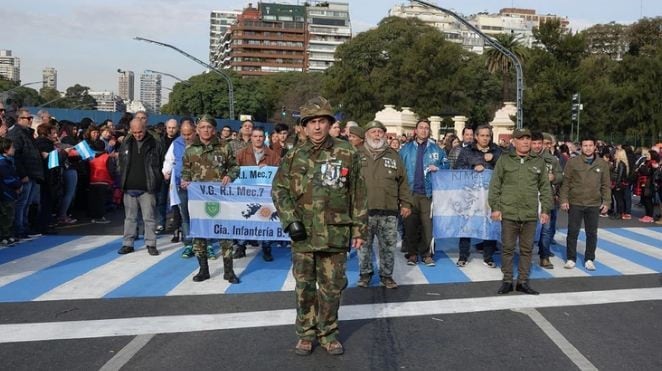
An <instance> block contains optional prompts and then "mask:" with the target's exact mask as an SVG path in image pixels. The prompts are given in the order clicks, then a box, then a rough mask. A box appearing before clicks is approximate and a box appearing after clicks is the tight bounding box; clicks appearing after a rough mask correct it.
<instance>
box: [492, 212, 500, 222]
mask: <svg viewBox="0 0 662 371" xmlns="http://www.w3.org/2000/svg"><path fill="white" fill-rule="evenodd" d="M492 220H494V221H495V222H498V221H501V211H492Z"/></svg>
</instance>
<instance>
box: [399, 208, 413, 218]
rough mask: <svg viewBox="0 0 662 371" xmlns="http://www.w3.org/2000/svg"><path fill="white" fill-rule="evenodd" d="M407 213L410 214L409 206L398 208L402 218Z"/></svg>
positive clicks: (406, 215)
mask: <svg viewBox="0 0 662 371" xmlns="http://www.w3.org/2000/svg"><path fill="white" fill-rule="evenodd" d="M409 215H411V209H410V208H408V207H401V208H400V216H402V217H403V218H406V217H408V216H409Z"/></svg>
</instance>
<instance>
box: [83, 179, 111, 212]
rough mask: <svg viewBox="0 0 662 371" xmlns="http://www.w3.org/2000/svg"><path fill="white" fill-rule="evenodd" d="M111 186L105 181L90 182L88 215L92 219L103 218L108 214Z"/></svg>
mask: <svg viewBox="0 0 662 371" xmlns="http://www.w3.org/2000/svg"><path fill="white" fill-rule="evenodd" d="M109 193H110V186H109V185H108V184H104V183H93V184H90V189H89V191H88V192H87V215H88V216H89V217H90V218H92V219H101V218H103V217H104V215H106V202H107V200H108V195H109Z"/></svg>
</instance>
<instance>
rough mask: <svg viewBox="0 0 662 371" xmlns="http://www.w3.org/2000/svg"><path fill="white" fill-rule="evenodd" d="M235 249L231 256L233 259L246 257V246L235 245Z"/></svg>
mask: <svg viewBox="0 0 662 371" xmlns="http://www.w3.org/2000/svg"><path fill="white" fill-rule="evenodd" d="M235 246H236V248H235V250H234V254H232V257H233V258H235V259H241V258H245V257H246V246H242V245H235Z"/></svg>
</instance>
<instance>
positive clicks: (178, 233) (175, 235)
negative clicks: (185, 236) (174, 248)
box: [170, 228, 182, 242]
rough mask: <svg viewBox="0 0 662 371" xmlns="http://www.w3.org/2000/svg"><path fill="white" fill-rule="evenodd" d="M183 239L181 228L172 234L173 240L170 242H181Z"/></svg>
mask: <svg viewBox="0 0 662 371" xmlns="http://www.w3.org/2000/svg"><path fill="white" fill-rule="evenodd" d="M181 239H182V230H181V229H180V228H177V229H175V231H174V232H173V233H172V239H171V240H170V242H179V241H180V240H181Z"/></svg>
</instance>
